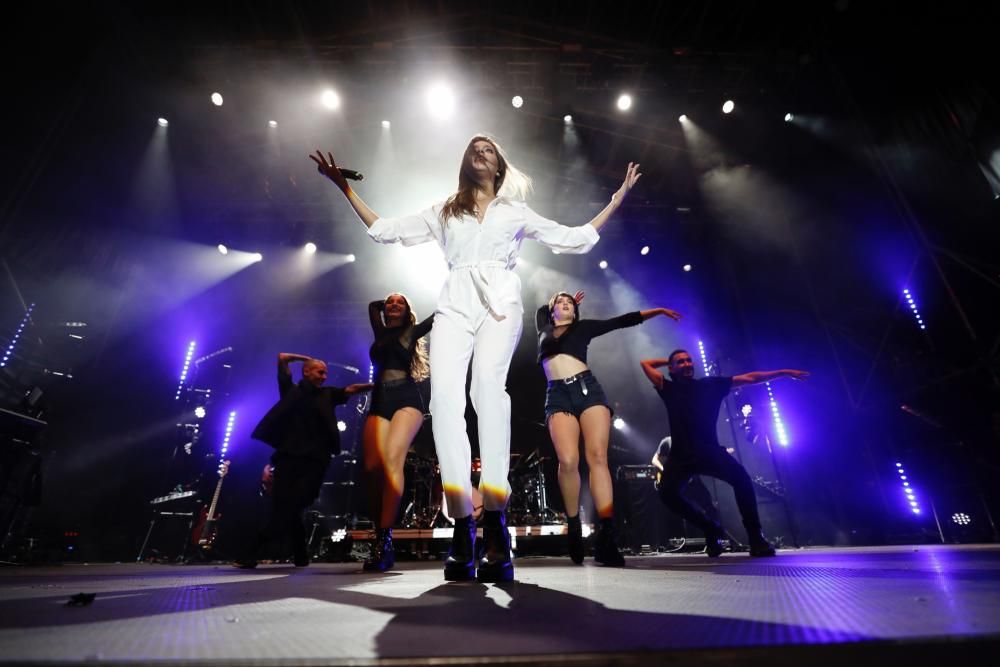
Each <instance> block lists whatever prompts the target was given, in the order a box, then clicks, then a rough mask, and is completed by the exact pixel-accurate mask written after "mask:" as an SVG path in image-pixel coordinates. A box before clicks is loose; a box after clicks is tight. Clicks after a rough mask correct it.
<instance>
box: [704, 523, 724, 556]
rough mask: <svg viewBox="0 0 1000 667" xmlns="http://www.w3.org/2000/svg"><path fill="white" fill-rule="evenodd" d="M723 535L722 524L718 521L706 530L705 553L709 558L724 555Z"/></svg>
mask: <svg viewBox="0 0 1000 667" xmlns="http://www.w3.org/2000/svg"><path fill="white" fill-rule="evenodd" d="M722 536H723V532H722V526H720V525H719V524H717V523H716V524H713V525H712V527H711V529H709V530H706V531H705V553H706V554H707V555H708V557H709V558H718V557H719V556H721V555H722V551H723V549H722Z"/></svg>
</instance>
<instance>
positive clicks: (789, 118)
mask: <svg viewBox="0 0 1000 667" xmlns="http://www.w3.org/2000/svg"><path fill="white" fill-rule="evenodd" d="M793 118H795V116H793V115H792V114H790V113H786V114H785V122H786V123H791V122H792V119H793Z"/></svg>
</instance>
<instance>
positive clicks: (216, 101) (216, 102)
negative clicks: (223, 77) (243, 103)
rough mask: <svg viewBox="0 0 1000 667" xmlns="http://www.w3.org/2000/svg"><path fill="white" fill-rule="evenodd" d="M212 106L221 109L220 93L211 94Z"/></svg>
mask: <svg viewBox="0 0 1000 667" xmlns="http://www.w3.org/2000/svg"><path fill="white" fill-rule="evenodd" d="M212 104H214V105H215V106H217V107H221V106H222V94H221V93H212Z"/></svg>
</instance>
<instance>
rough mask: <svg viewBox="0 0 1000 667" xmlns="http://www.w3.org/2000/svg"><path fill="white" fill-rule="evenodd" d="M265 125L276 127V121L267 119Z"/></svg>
mask: <svg viewBox="0 0 1000 667" xmlns="http://www.w3.org/2000/svg"><path fill="white" fill-rule="evenodd" d="M267 126H268V127H278V121H276V120H269V121H267Z"/></svg>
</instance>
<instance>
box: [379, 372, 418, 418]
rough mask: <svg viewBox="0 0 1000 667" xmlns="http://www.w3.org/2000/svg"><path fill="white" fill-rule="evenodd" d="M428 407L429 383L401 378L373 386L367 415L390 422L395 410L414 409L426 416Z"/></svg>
mask: <svg viewBox="0 0 1000 667" xmlns="http://www.w3.org/2000/svg"><path fill="white" fill-rule="evenodd" d="M430 405H431V383H430V381H428V380H421V381H420V382H414V381H413V379H412V378H401V379H399V380H389V381H388V382H380V383H379V384H377V385H375V391H374V392H372V407H371V409H370V410H369V412H368V414H369V415H377V416H379V417H382V418H384V419H390V420H391V419H392V416H393V415H394V414H396V411H397V410H399V409H401V408H415V409H416V410H419V411H420V413H421V414H424V415H426V414H427V413H428V411H429V410H430Z"/></svg>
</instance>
